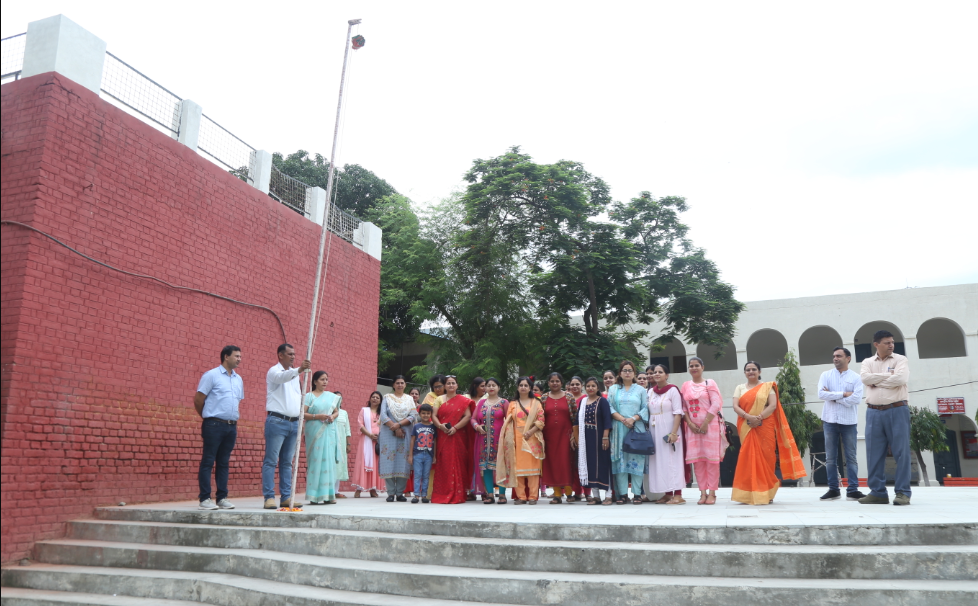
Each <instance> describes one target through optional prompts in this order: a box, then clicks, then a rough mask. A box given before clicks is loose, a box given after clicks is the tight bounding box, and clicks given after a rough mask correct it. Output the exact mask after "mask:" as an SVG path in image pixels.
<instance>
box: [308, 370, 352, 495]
mask: <svg viewBox="0 0 978 606" xmlns="http://www.w3.org/2000/svg"><path fill="white" fill-rule="evenodd" d="M328 381H329V377H328V376H327V375H326V371H324V370H317V371H316V373H315V374H314V375H313V376H312V386H313V390H312V391H311V392H309V393H307V394H306V398H305V402H303V404H304V405H305V411H304V413H303V414H305V428H304V430H303V433H304V434H305V436H306V497H307V498H308V499H309V504H310V505H327V504H332V503H336V478H337V476H336V470H337V462H338V460H339V456H340V452H339V441H338V439H337V434H336V427H337V425H336V424H335V423H333V421H335V420H336V416H337V413H338V412H339V408H338V407H337V404H338V403H339V398H337V397H336V394H334V393H332V392H329V391H326V383H327V382H328ZM345 439H346V438H344V440H345Z"/></svg>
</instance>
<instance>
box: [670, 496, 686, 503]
mask: <svg viewBox="0 0 978 606" xmlns="http://www.w3.org/2000/svg"><path fill="white" fill-rule="evenodd" d="M685 504H686V499H684V498H682V497H673V498H671V499H669V502H668V503H666V505H685Z"/></svg>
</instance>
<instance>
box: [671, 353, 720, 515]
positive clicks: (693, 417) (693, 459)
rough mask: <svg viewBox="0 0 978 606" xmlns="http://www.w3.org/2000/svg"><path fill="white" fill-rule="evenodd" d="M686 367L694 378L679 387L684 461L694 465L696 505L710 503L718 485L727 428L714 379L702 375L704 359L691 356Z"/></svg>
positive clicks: (715, 495)
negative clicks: (681, 400)
mask: <svg viewBox="0 0 978 606" xmlns="http://www.w3.org/2000/svg"><path fill="white" fill-rule="evenodd" d="M687 367H688V369H689V374H690V376H691V377H693V380H692V381H686V382H685V383H683V386H682V388H681V389H680V391H681V392H682V396H683V412H684V413H685V419H686V431H685V438H686V462H687V463H692V464H693V471H694V473H695V474H696V485H697V486H698V487H699V489H700V500H699V501H697V502H696V503H697V505H713V504H715V503H716V502H717V493H716V491H717V488H719V487H720V461H722V460H723V455H724V454H725V453H726V451H727V434H726V427H725V426H724V424H723V417H722V416H720V411H721V409H722V408H723V397H722V396H721V395H720V390H719V388H717V384H716V382H715V381H711V380H709V379H704V378H703V369H704V364H703V360H701V359H700V358H690V360H689V364H688V366H687Z"/></svg>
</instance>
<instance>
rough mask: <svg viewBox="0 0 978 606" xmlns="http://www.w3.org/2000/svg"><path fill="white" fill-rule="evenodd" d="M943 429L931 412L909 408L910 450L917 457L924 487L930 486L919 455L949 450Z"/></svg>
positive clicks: (925, 467)
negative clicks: (925, 452)
mask: <svg viewBox="0 0 978 606" xmlns="http://www.w3.org/2000/svg"><path fill="white" fill-rule="evenodd" d="M945 429H946V428H945V426H944V423H941V417H939V416H938V415H937V413H936V412H934V411H933V410H931V409H929V408H926V407H922V406H921V407H918V406H911V407H910V450H912V451H913V452H914V454H915V455H917V465H919V466H920V475H922V476H923V477H924V485H925V486H930V478H928V477H927V466H926V465H924V458H923V457H922V456H921V455H920V453H921V451H924V450H929V451H931V452H946V451H948V450H950V448H949V447H948V445H947V438H946V437H945Z"/></svg>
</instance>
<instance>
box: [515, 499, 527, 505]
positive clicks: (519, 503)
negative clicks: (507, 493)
mask: <svg viewBox="0 0 978 606" xmlns="http://www.w3.org/2000/svg"><path fill="white" fill-rule="evenodd" d="M513 505H526V501H524V500H523V499H513Z"/></svg>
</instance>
